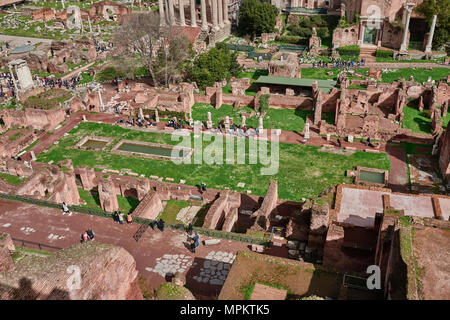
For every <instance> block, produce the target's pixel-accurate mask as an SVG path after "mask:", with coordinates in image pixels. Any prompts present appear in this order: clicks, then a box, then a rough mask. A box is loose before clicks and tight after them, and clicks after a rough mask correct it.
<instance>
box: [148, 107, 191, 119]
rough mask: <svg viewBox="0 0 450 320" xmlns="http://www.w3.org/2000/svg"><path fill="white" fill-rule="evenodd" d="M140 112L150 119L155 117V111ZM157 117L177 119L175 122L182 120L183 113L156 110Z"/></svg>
mask: <svg viewBox="0 0 450 320" xmlns="http://www.w3.org/2000/svg"><path fill="white" fill-rule="evenodd" d="M142 112H143V113H144V114H146V115H149V116H150V118H152V119H153V118H154V117H155V110H151V109H143V110H142ZM158 116H159V117H160V118H161V119H173V117H177V120H184V112H177V111H160V110H158Z"/></svg>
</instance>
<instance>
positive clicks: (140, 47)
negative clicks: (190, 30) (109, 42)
mask: <svg viewBox="0 0 450 320" xmlns="http://www.w3.org/2000/svg"><path fill="white" fill-rule="evenodd" d="M113 43H114V47H115V48H116V52H115V53H116V55H119V56H121V57H122V60H121V64H127V63H129V61H132V60H133V59H130V58H135V59H137V60H138V61H140V63H141V64H142V65H144V66H145V67H146V68H147V70H148V71H149V74H150V76H151V78H152V80H153V83H154V85H155V86H160V85H168V84H169V83H173V82H174V81H175V79H176V76H177V75H181V74H182V72H183V70H184V62H185V61H186V60H189V59H190V58H192V55H193V52H192V45H191V43H190V42H189V41H188V40H187V39H186V38H179V37H176V36H174V32H173V29H172V28H171V27H160V25H159V14H158V13H156V12H149V13H133V14H130V15H128V16H127V17H126V19H125V21H124V22H123V24H122V25H121V26H120V27H119V28H118V29H117V30H116V32H115V33H114V36H113ZM122 68H123V66H122Z"/></svg>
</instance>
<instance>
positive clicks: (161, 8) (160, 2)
mask: <svg viewBox="0 0 450 320" xmlns="http://www.w3.org/2000/svg"><path fill="white" fill-rule="evenodd" d="M158 8H159V25H160V26H165V25H166V15H165V13H164V0H158Z"/></svg>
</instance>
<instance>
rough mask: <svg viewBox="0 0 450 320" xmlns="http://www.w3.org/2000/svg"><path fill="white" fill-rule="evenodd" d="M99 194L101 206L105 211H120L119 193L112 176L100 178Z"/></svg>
mask: <svg viewBox="0 0 450 320" xmlns="http://www.w3.org/2000/svg"><path fill="white" fill-rule="evenodd" d="M98 194H99V197H100V206H101V208H102V209H103V210H105V211H108V212H113V211H116V210H119V203H118V201H117V194H118V191H117V187H116V184H115V183H114V180H113V179H112V177H111V176H109V175H105V176H103V177H101V178H100V181H99V186H98Z"/></svg>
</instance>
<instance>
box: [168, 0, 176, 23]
mask: <svg viewBox="0 0 450 320" xmlns="http://www.w3.org/2000/svg"><path fill="white" fill-rule="evenodd" d="M167 4H168V6H169V22H170V25H171V26H173V25H175V11H174V9H173V0H167Z"/></svg>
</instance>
